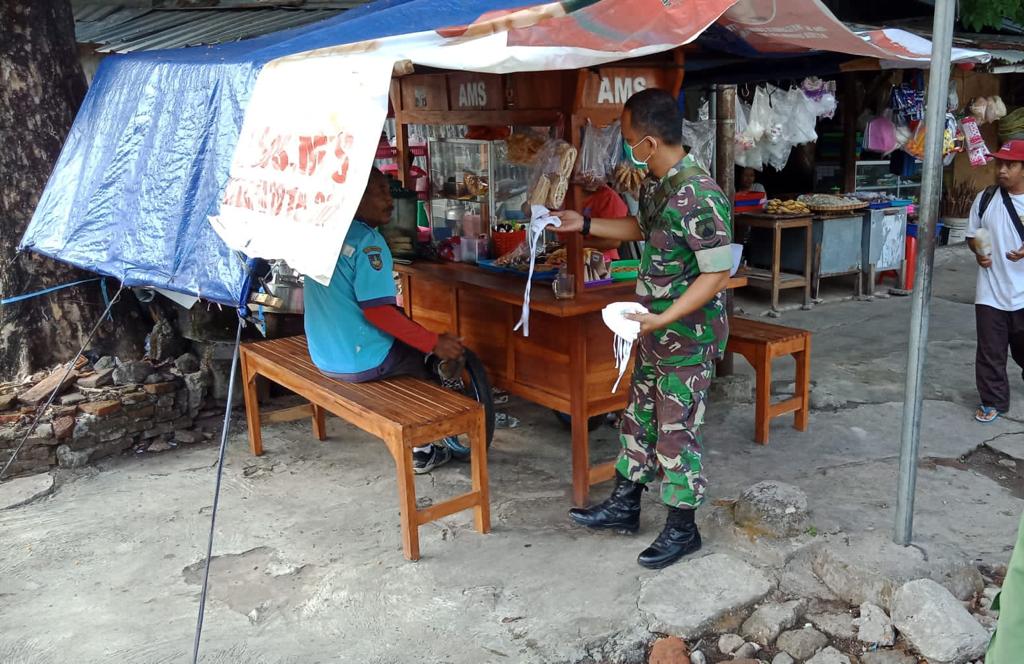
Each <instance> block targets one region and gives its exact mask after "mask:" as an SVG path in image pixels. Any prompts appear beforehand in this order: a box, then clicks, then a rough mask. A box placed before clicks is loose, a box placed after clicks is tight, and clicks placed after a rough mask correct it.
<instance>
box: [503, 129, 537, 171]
mask: <svg viewBox="0 0 1024 664" xmlns="http://www.w3.org/2000/svg"><path fill="white" fill-rule="evenodd" d="M544 143H545V139H544V137H543V136H540V135H538V134H536V133H534V132H523V133H518V134H512V135H511V136H509V137H508V141H507V145H508V155H507V158H508V161H509V162H510V163H513V164H523V165H527V164H530V163H532V162H533V160H534V159H535V158H536V157H537V153H538V152H540V150H541V148H543V147H544Z"/></svg>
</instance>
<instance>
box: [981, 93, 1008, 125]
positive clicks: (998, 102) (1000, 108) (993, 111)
mask: <svg viewBox="0 0 1024 664" xmlns="http://www.w3.org/2000/svg"><path fill="white" fill-rule="evenodd" d="M1004 117H1006V104H1004V103H1003V98H1002V97H1000V96H999V95H994V96H992V97H989V98H988V104H987V106H986V107H985V122H996V121H997V120H1000V119H1002V118H1004Z"/></svg>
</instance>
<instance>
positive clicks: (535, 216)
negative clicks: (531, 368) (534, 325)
mask: <svg viewBox="0 0 1024 664" xmlns="http://www.w3.org/2000/svg"><path fill="white" fill-rule="evenodd" d="M530 212H531V215H530V230H529V237H528V238H527V241H528V242H529V243H530V271H529V273H528V274H527V277H526V290H525V291H524V292H523V312H522V314H521V315H520V317H519V322H518V323H516V326H515V327H514V328H512V329H513V330H518V329H519V328H523V336H524V337H528V336H530V291H531V286H532V285H533V270H534V268H535V267H536V265H537V254H539V253H540V249H542V248H543V245H541V244H540V238H541V237H543V236H544V231H545V230H546V229H547V227H548V226H551V227H553V228H558V227H559V226H561V225H562V220H561V219H559V218H558V217H552V216H551V212H550V210H548V209H547V208H546V207H544V206H543V205H531V206H530Z"/></svg>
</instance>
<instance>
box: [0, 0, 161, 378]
mask: <svg viewBox="0 0 1024 664" xmlns="http://www.w3.org/2000/svg"><path fill="white" fill-rule="evenodd" d="M0 25H3V37H2V38H0V145H2V146H3V152H2V153H0V298H7V297H11V296H14V295H20V294H22V293H29V292H34V291H38V290H41V289H43V288H46V287H49V286H54V285H58V284H64V283H68V282H71V281H76V280H79V279H86V278H89V277H90V276H95V275H91V274H90V273H87V272H83V271H81V270H79V269H77V268H73V267H71V266H69V265H65V264H63V263H59V262H56V261H53V260H50V259H48V258H43V257H40V256H36V255H32V254H27V253H26V254H22V255H16V250H17V245H18V243H19V242H20V240H21V237H22V235H24V233H25V228H26V227H27V226H28V223H29V220H30V219H31V218H32V212H33V210H35V206H36V203H37V202H38V201H39V196H40V195H41V194H42V192H43V188H44V187H45V185H46V182H47V179H48V178H49V176H50V172H51V170H52V169H53V165H54V163H55V162H56V161H57V156H58V155H59V154H60V150H61V146H62V145H63V143H64V139H65V137H66V136H67V133H68V130H69V129H70V128H71V122H72V120H73V119H74V117H75V113H76V112H77V110H78V107H79V105H80V104H81V102H82V98H83V97H84V96H85V91H86V84H85V78H84V77H83V75H82V68H81V65H80V64H79V61H78V47H77V44H76V42H75V32H74V19H73V17H72V13H71V6H70V3H69V1H68V0H3V2H0ZM111 286H112V289H111V294H112V293H113V291H114V289H116V287H117V283H116V281H114V280H111ZM126 299H127V300H128V301H129V302H131V301H132V300H133V298H132V297H131V296H130V295H129V297H128V298H126ZM103 309H104V303H103V298H102V295H101V292H100V289H99V284H98V283H90V284H84V285H82V286H76V287H74V288H69V289H65V290H61V291H58V292H55V293H51V294H48V295H43V296H39V297H35V298H32V299H29V300H25V301H22V302H18V303H15V304H8V305H3V306H0V380H10V379H12V378H14V377H15V376H17V375H19V374H22V373H25V372H29V371H35V370H37V369H39V368H42V367H47V366H51V365H53V364H55V363H57V362H60V361H64V360H67V359H70V358H71V357H73V356H74V354H75V353H76V352H77V351H78V348H79V347H80V346H81V344H82V343H83V342H84V341H85V339H86V336H87V335H88V333H89V331H90V330H91V329H92V327H93V325H95V323H96V321H97V320H98V319H99V316H100V314H101V313H102V312H103ZM118 314H119V316H118V317H115V321H116V325H117V328H118V329H116V330H115V329H114V327H115V324H111V323H104V325H103V329H101V333H102V334H101V336H100V337H99V339H98V340H97V341H94V345H97V344H98V345H99V346H100V347H102V346H103V345H107V346H108V349H109V350H113V349H114V345H116V346H118V347H119V349H121V348H124V347H125V346H124V344H127V347H129V348H131V347H135V348H136V349H137V347H138V345H139V342H140V341H141V339H140V337H139V336H138V330H139V328H140V323H141V322H142V321H141V319H140V317H139V315H138V311H137V309H136V307H135V306H134V302H132V303H131V304H125V305H123V306H122V307H121V308H120V309H119V310H118ZM126 332H127V333H126ZM111 344H113V345H111ZM136 352H137V351H136Z"/></svg>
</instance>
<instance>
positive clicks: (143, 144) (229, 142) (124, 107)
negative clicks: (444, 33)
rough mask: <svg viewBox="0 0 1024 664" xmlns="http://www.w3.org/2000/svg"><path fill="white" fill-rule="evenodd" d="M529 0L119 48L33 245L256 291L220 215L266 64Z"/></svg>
mask: <svg viewBox="0 0 1024 664" xmlns="http://www.w3.org/2000/svg"><path fill="white" fill-rule="evenodd" d="M522 4H523V3H522V0H473V1H457V0H451V1H448V2H438V1H437V0H382V1H380V2H375V3H373V4H370V5H366V6H364V7H361V8H359V9H355V10H352V11H349V12H346V13H344V14H342V15H340V16H336V17H333V18H331V19H328V20H326V21H323V22H321V23H316V24H312V25H308V26H303V27H300V28H295V29H293V30H287V31H284V32H280V33H276V34H272V35H266V36H263V37H258V38H255V39H251V40H246V41H242V42H237V43H233V44H222V45H218V46H214V47H197V48H188V49H176V50H168V51H152V52H144V53H134V54H130V55H123V56H111V57H108V58H106V59H104V60H103V62H102V63H101V65H100V68H99V70H98V71H97V73H96V76H95V78H94V80H93V85H92V87H91V88H90V89H89V93H88V94H87V95H86V98H85V101H84V103H83V104H82V108H81V109H80V111H79V113H78V116H77V118H76V119H75V122H74V125H73V126H72V128H71V132H70V134H69V135H68V139H67V141H66V143H65V146H64V149H63V151H62V153H61V155H60V158H59V159H58V161H57V164H56V166H55V167H54V170H53V174H52V175H51V178H50V181H49V183H48V184H47V186H46V189H45V191H44V192H43V195H42V197H41V199H40V201H39V205H38V207H37V209H36V212H35V215H34V217H33V219H32V222H31V224H30V225H29V228H28V230H27V231H26V233H25V236H24V238H23V239H22V242H21V247H22V248H23V249H30V250H32V251H35V252H38V253H41V254H44V255H47V256H50V257H52V258H55V259H58V260H61V261H64V262H67V263H71V264H73V265H76V266H78V267H81V268H84V269H87V270H91V271H93V272H98V273H100V274H104V275H108V276H111V277H115V278H117V279H120V280H121V281H123V282H125V284H127V285H129V286H155V287H159V288H166V289H168V290H172V291H177V292H180V293H187V294H189V295H197V296H199V297H202V298H204V299H207V300H211V301H214V302H219V303H223V304H227V305H231V306H236V305H240V304H243V303H244V302H245V300H246V298H247V290H248V283H247V271H246V258H245V257H244V256H240V255H237V254H236V253H235V252H232V251H231V250H230V249H229V248H228V247H227V246H226V245H225V244H224V242H223V241H222V240H221V239H220V237H219V236H218V235H217V234H216V233H215V232H214V230H213V228H212V227H211V226H210V223H209V221H208V220H207V217H208V215H210V214H212V213H215V212H216V207H217V204H218V197H219V194H220V192H221V191H222V190H223V188H224V184H225V182H226V181H227V179H228V171H229V169H230V167H231V159H232V155H233V153H234V149H235V145H236V143H237V141H238V135H239V131H240V129H241V126H242V119H243V116H244V113H245V108H246V104H247V102H248V99H249V96H250V94H251V92H252V89H253V86H254V84H255V81H256V77H257V75H258V74H259V71H260V69H261V68H262V67H263V65H264V64H266V63H267V62H269V61H270V60H273V59H275V58H279V57H283V56H286V55H291V54H295V53H301V52H304V51H309V50H313V49H317V48H322V47H327V46H334V45H340V44H347V43H352V42H356V41H363V40H366V39H374V38H379V37H386V36H392V35H401V34H408V33H414V32H420V31H427V30H435V29H439V28H444V27H448V26H453V25H465V24H469V23H472V22H473V21H474V20H476V19H477V18H478V17H479V16H480V15H481V14H483V13H485V12H488V11H493V10H500V9H508V8H513V7H516V6H520V5H522ZM313 94H315V91H313Z"/></svg>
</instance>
